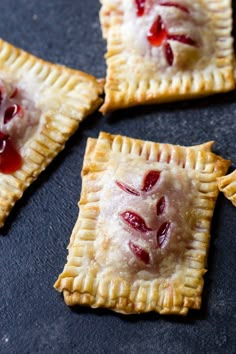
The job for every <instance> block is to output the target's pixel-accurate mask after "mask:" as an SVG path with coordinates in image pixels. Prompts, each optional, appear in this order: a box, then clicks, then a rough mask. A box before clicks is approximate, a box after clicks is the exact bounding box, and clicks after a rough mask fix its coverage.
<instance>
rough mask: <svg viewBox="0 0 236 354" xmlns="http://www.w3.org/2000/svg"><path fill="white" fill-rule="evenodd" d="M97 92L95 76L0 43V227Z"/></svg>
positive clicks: (95, 101) (88, 110) (98, 101)
mask: <svg viewBox="0 0 236 354" xmlns="http://www.w3.org/2000/svg"><path fill="white" fill-rule="evenodd" d="M102 92H103V87H102V85H101V84H100V83H99V82H98V81H97V80H96V79H95V78H94V77H92V76H90V75H87V74H85V73H82V72H80V71H76V70H72V69H69V68H66V67H64V66H59V65H55V64H51V63H49V62H45V61H43V60H41V59H38V58H36V57H34V56H33V55H30V54H29V53H26V52H25V51H23V50H21V49H18V48H16V47H14V46H12V45H10V44H9V43H7V42H5V41H3V40H0V227H1V226H3V224H4V221H5V218H6V217H7V215H8V214H9V212H10V210H11V208H12V207H13V205H14V204H15V202H16V201H17V200H18V199H19V198H20V197H21V196H22V193H23V192H24V190H25V189H26V188H27V187H28V186H29V185H30V184H31V182H32V181H34V180H35V179H36V177H37V176H38V175H39V173H40V172H41V171H42V170H44V169H45V168H46V166H47V165H48V164H49V163H50V162H51V161H52V159H53V158H54V157H55V156H56V155H57V154H58V153H59V151H61V150H62V149H63V147H64V145H65V143H66V141H67V140H68V138H69V137H70V136H71V135H72V134H73V133H74V132H75V130H76V129H77V128H78V126H79V123H80V121H81V120H82V119H83V118H85V117H86V116H87V115H88V114H89V113H92V112H93V111H94V110H95V109H97V108H98V106H99V105H100V104H101V99H100V97H99V96H100V95H101V94H102Z"/></svg>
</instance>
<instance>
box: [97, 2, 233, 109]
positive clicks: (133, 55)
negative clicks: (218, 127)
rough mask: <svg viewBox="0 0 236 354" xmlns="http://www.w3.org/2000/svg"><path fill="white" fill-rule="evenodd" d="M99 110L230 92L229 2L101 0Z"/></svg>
mask: <svg viewBox="0 0 236 354" xmlns="http://www.w3.org/2000/svg"><path fill="white" fill-rule="evenodd" d="M101 2H102V8H101V11H100V22H101V25H102V31H103V36H104V37H105V38H106V40H107V54H106V60H107V78H106V85H105V93H106V97H105V101H104V104H103V105H102V107H101V112H103V113H107V112H109V111H112V110H115V109H119V108H124V107H129V106H134V105H138V104H149V103H159V102H165V101H172V100H179V99H189V98H194V97H199V96H204V95H209V94H213V93H217V92H225V91H229V90H232V89H234V87H235V82H234V53H233V37H232V35H231V32H232V8H231V1H230V0H212V1H208V0H198V1H192V0H170V1H165V0H101Z"/></svg>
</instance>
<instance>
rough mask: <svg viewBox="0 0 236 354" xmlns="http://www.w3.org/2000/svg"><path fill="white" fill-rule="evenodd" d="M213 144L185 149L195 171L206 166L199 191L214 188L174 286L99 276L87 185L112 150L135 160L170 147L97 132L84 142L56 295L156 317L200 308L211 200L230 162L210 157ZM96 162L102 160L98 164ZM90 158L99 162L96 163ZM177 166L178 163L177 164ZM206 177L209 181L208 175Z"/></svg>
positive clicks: (95, 209)
mask: <svg viewBox="0 0 236 354" xmlns="http://www.w3.org/2000/svg"><path fill="white" fill-rule="evenodd" d="M97 144H99V146H98V145H97ZM140 144H142V149H143V151H140V149H139V148H138V147H140ZM145 144H146V146H145ZM211 146H212V142H209V143H206V144H202V145H199V146H195V147H190V148H187V150H185V152H186V154H187V155H189V157H188V158H189V159H190V161H191V163H193V164H194V165H195V168H196V169H199V170H202V169H203V167H202V164H204V161H205V162H206V163H208V162H209V173H208V172H207V171H205V172H206V173H203V174H202V178H203V184H202V186H203V189H204V184H205V183H208V182H209V181H208V180H209V178H214V182H213V184H214V187H212V188H213V190H211V191H209V193H208V192H203V193H204V197H203V199H202V200H200V201H202V202H203V204H204V205H203V206H202V208H203V209H204V208H206V204H205V201H206V199H207V200H209V205H208V204H207V205H208V208H209V209H210V210H208V213H207V216H206V218H203V217H200V216H199V218H200V220H201V221H202V225H201V228H202V232H194V235H193V239H192V248H191V249H188V250H186V254H185V258H186V269H187V270H186V277H185V282H184V283H182V284H175V283H174V282H173V283H172V282H169V281H168V279H167V280H165V281H163V282H162V281H160V280H158V279H155V280H153V281H150V282H149V281H142V280H140V281H136V283H135V284H129V282H128V281H126V280H124V279H122V278H120V277H119V276H118V277H112V276H110V277H107V278H105V279H102V278H101V277H99V270H98V269H97V266H96V265H95V264H94V263H93V260H94V250H93V240H95V238H96V220H97V218H98V215H99V201H98V200H99V197H97V198H95V199H93V200H92V199H91V198H90V195H89V194H90V193H89V187H88V188H87V185H88V184H89V183H91V182H92V180H94V178H96V177H95V175H96V173H98V174H99V173H101V172H102V171H103V170H104V169H105V167H104V164H106V160H107V159H109V151H110V150H111V149H112V150H113V151H120V152H122V148H123V149H124V151H129V152H128V153H131V151H132V154H134V155H136V156H139V155H140V154H142V153H143V154H144V155H146V151H144V150H145V149H147V150H150V149H153V150H154V151H155V152H156V151H157V150H158V148H159V149H162V148H163V149H164V150H165V151H166V150H167V151H168V149H169V147H170V145H168V144H157V143H151V142H143V141H141V140H137V139H131V138H127V137H122V136H111V135H109V134H107V133H101V134H100V136H99V139H98V140H96V139H88V144H87V147H86V154H85V160H84V166H83V171H82V176H83V184H82V192H81V200H80V203H79V205H80V214H79V217H78V219H77V222H76V224H75V226H74V229H73V232H72V235H71V239H70V244H69V256H68V259H67V260H68V261H67V264H66V266H65V268H64V270H63V272H62V274H61V275H60V276H59V278H58V280H57V281H56V283H55V285H54V287H55V288H56V289H57V290H58V291H60V292H63V295H64V299H65V302H66V304H67V305H69V306H74V305H86V306H88V305H89V306H91V307H93V308H98V307H104V308H110V309H111V310H114V311H116V312H120V313H123V314H132V313H142V312H149V311H156V312H159V313H160V314H180V315H186V314H187V313H188V310H189V309H190V308H192V309H199V308H200V306H201V294H202V289H203V285H204V280H203V275H204V274H205V272H206V269H205V265H206V259H207V253H208V246H209V240H210V234H209V230H210V221H209V220H208V218H211V216H212V214H213V210H214V203H215V199H216V197H217V195H218V188H217V183H216V178H217V177H216V176H221V175H224V174H225V173H226V172H227V169H228V167H229V165H230V162H229V161H226V160H224V159H223V158H221V157H219V156H216V155H215V154H213V153H211V152H210V148H211ZM174 148H175V158H176V161H177V160H178V159H179V157H180V156H181V154H182V153H183V151H184V149H185V148H183V147H179V146H175V147H174ZM142 149H141V150H142ZM149 152H150V151H149ZM206 154H207V156H206ZM196 156H198V157H197V159H196V160H195V161H193V160H194V159H195V157H196ZM188 158H187V159H188ZM99 159H100V161H98V160H99ZM94 160H95V161H97V164H96V162H95V161H94ZM179 162H180V163H181V161H179ZM210 165H211V166H210ZM210 175H212V177H209V176H210ZM213 175H214V176H213ZM208 177H209V178H208ZM209 183H211V182H209ZM98 193H99V191H98ZM201 211H202V210H201V207H199V215H200V214H201ZM89 218H90V219H91V220H92V224H93V227H92V229H91V230H89V231H88V233H87V236H85V234H86V230H83V220H84V221H88V220H89ZM85 228H86V227H85ZM87 237H88V239H87ZM86 239H87V241H86ZM83 256H85V257H88V258H89V259H90V261H91V264H90V265H88V266H87V267H83V266H82V262H83V260H82V259H81V258H80V257H82V258H83Z"/></svg>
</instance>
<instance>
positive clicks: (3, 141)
mask: <svg viewBox="0 0 236 354" xmlns="http://www.w3.org/2000/svg"><path fill="white" fill-rule="evenodd" d="M21 165H22V158H21V155H20V154H19V153H18V151H17V150H16V148H15V147H14V145H13V143H12V141H11V138H10V137H9V136H8V135H4V134H3V133H1V132H0V172H2V173H13V172H15V171H17V170H18V169H19V168H20V167H21Z"/></svg>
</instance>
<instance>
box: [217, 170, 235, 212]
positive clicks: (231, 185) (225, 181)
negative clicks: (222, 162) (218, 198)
mask: <svg viewBox="0 0 236 354" xmlns="http://www.w3.org/2000/svg"><path fill="white" fill-rule="evenodd" d="M218 186H219V190H220V191H221V192H223V193H224V195H225V197H226V198H228V199H229V200H230V201H231V202H232V203H233V205H234V206H236V170H235V171H234V172H232V173H230V174H229V175H227V176H223V177H221V178H219V179H218Z"/></svg>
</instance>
